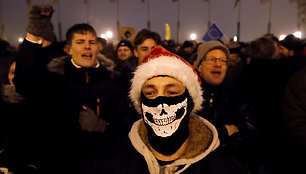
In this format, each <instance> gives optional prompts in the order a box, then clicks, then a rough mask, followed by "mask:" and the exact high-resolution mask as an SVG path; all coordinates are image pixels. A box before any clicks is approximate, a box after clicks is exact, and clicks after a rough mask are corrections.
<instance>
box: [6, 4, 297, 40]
mask: <svg viewBox="0 0 306 174" xmlns="http://www.w3.org/2000/svg"><path fill="white" fill-rule="evenodd" d="M179 1H180V35H179V41H180V42H183V41H184V40H187V39H189V35H190V34H191V33H195V34H197V39H196V40H197V41H201V38H202V36H203V35H204V33H205V32H206V31H207V28H208V27H207V23H208V3H207V2H203V0H179ZM272 1H273V3H272V18H271V19H272V20H271V23H272V26H271V33H273V34H275V35H276V36H277V37H279V35H280V34H290V33H294V32H295V31H297V4H295V3H294V4H290V3H289V0H272ZM0 2H1V9H0V10H1V18H0V20H1V23H2V24H3V25H4V28H5V33H6V37H7V40H8V41H9V42H10V43H11V45H14V46H16V45H18V38H19V37H24V36H25V34H26V32H25V28H26V25H27V20H28V19H27V13H28V10H29V7H28V6H27V3H26V0H0ZM33 2H41V3H51V2H52V0H32V3H33ZM59 3H60V13H61V15H60V18H61V23H62V35H63V36H65V32H66V31H67V29H68V28H69V27H70V26H72V25H74V24H76V23H82V22H87V15H86V14H87V12H86V9H87V8H86V5H84V3H83V0H59ZM234 4H235V0H211V21H212V22H216V23H217V24H218V25H219V26H220V28H221V29H222V31H223V32H224V33H225V34H226V36H227V37H233V36H234V35H236V33H237V19H238V8H234ZM53 7H54V9H55V12H54V14H53V17H52V22H53V24H54V28H55V33H56V35H57V36H58V22H59V20H58V19H59V10H58V5H57V4H53ZM88 8H89V23H90V24H91V25H92V26H93V27H94V28H95V29H96V31H97V34H98V35H100V34H102V33H105V32H106V31H108V30H111V31H113V32H114V36H113V38H112V40H113V42H117V24H116V22H117V8H116V2H111V1H110V0H88ZM119 11H120V12H119V21H120V25H121V26H128V27H133V28H135V30H136V32H138V31H139V30H141V29H143V28H146V27H147V21H148V15H147V0H146V1H145V2H144V3H143V2H142V1H141V0H119ZM268 14H269V3H266V4H261V3H260V0H241V17H240V23H241V28H240V30H241V31H240V40H241V41H246V42H248V41H251V40H253V39H255V38H257V37H260V36H262V35H263V34H265V33H267V30H268V29H267V26H268V16H269V15H268ZM150 22H151V30H152V31H156V32H158V33H159V34H160V35H161V37H162V39H164V38H165V24H166V23H168V24H169V25H170V29H171V38H172V39H174V40H177V38H176V35H177V34H176V32H177V27H176V24H177V3H176V2H173V1H172V0H150Z"/></svg>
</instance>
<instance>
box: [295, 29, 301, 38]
mask: <svg viewBox="0 0 306 174" xmlns="http://www.w3.org/2000/svg"><path fill="white" fill-rule="evenodd" d="M293 35H294V36H295V37H297V38H300V39H302V32H300V31H297V32H295V33H293Z"/></svg>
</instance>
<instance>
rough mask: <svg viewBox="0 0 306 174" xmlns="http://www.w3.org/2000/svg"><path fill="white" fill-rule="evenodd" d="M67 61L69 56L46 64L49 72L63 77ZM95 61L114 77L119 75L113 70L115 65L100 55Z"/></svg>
mask: <svg viewBox="0 0 306 174" xmlns="http://www.w3.org/2000/svg"><path fill="white" fill-rule="evenodd" d="M68 59H71V56H70V55H67V56H62V57H58V58H54V59H52V60H51V61H50V62H49V63H48V65H47V68H48V70H49V71H50V72H55V73H58V74H61V75H64V74H65V65H66V62H67V60H68ZM97 60H98V62H99V63H100V65H101V66H102V67H104V68H105V69H106V70H107V71H109V72H111V73H112V74H113V75H115V76H118V75H119V74H118V72H117V71H115V70H114V67H115V63H114V62H113V61H112V60H110V59H108V58H107V57H105V56H104V55H102V54H99V55H98V56H97Z"/></svg>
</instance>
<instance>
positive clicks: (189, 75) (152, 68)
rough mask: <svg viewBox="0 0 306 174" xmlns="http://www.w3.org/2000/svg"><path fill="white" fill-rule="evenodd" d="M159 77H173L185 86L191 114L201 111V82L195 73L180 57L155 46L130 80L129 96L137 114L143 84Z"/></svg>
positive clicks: (139, 107) (139, 111) (139, 109)
mask: <svg viewBox="0 0 306 174" xmlns="http://www.w3.org/2000/svg"><path fill="white" fill-rule="evenodd" d="M159 75H166V76H170V77H173V78H175V79H177V80H179V81H180V82H182V83H183V84H184V85H185V87H186V89H187V90H188V92H189V95H190V96H191V98H192V100H193V103H194V107H193V109H192V111H191V114H193V113H195V112H196V111H199V110H201V108H202V102H203V97H202V90H201V80H200V77H199V76H198V74H197V72H196V71H195V70H194V69H193V67H192V66H191V65H190V64H189V63H188V62H187V61H185V60H184V59H183V58H181V57H180V56H178V55H176V54H173V53H171V52H169V51H167V50H166V49H165V48H163V47H161V46H157V47H155V48H154V49H153V50H152V51H151V52H150V54H149V55H148V56H146V57H145V58H144V59H143V61H142V63H141V64H140V65H139V66H138V67H137V69H136V71H135V72H134V77H133V79H132V80H131V82H132V85H131V90H130V94H129V96H130V98H131V100H132V102H133V104H134V106H135V108H136V110H137V112H138V113H139V114H141V106H140V96H141V89H142V86H143V84H144V83H145V82H146V81H147V80H148V79H150V78H152V77H156V76H159Z"/></svg>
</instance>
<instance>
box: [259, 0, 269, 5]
mask: <svg viewBox="0 0 306 174" xmlns="http://www.w3.org/2000/svg"><path fill="white" fill-rule="evenodd" d="M269 1H270V0H260V2H261V3H262V4H264V3H267V2H269Z"/></svg>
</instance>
